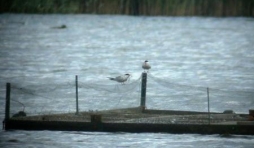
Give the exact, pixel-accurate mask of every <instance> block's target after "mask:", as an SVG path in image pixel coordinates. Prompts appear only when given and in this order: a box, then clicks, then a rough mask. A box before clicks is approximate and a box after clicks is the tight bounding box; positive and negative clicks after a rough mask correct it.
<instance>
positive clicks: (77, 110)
mask: <svg viewBox="0 0 254 148" xmlns="http://www.w3.org/2000/svg"><path fill="white" fill-rule="evenodd" d="M78 114H79V109H78V76H77V75H76V115H78Z"/></svg>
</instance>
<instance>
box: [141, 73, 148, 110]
mask: <svg viewBox="0 0 254 148" xmlns="http://www.w3.org/2000/svg"><path fill="white" fill-rule="evenodd" d="M146 82H147V73H145V72H143V73H142V82H141V101H140V107H141V108H142V111H144V110H145V107H146Z"/></svg>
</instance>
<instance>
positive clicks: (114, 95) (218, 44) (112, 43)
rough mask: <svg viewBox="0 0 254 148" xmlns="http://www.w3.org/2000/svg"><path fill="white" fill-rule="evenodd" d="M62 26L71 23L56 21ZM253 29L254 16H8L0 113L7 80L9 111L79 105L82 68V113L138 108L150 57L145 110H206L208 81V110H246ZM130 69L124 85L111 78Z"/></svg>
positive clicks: (118, 137) (18, 134) (143, 143)
mask: <svg viewBox="0 0 254 148" xmlns="http://www.w3.org/2000/svg"><path fill="white" fill-rule="evenodd" d="M62 24H65V25H66V26H67V28H66V29H53V28H52V27H55V26H60V25H62ZM253 30H254V19H253V18H199V17H132V16H109V15H23V14H15V15H14V14H2V15H0V35H1V36H0V63H1V64H0V71H1V73H0V84H1V86H0V91H1V95H0V98H1V100H0V101H1V104H2V105H1V106H2V107H1V108H0V119H1V121H2V120H3V118H4V104H5V102H4V99H5V83H6V82H11V83H12V86H13V88H12V99H13V101H12V102H11V105H12V106H11V108H12V110H11V111H12V112H11V113H12V114H14V113H16V112H17V111H19V110H22V109H23V106H22V104H23V105H24V106H25V111H26V112H27V113H28V114H47V113H55V112H61V113H62V112H74V111H75V99H74V98H75V93H74V92H73V91H74V90H75V87H74V81H75V75H79V81H80V97H79V99H80V109H81V110H99V109H110V108H119V107H132V106H137V105H139V97H140V89H139V85H140V83H139V81H138V79H139V77H140V74H141V72H142V71H143V70H142V69H141V64H142V62H143V61H144V60H146V59H147V60H149V62H150V64H151V65H152V69H151V70H150V71H149V74H148V75H149V77H148V93H147V107H148V108H157V109H177V110H197V111H206V110H207V99H206V95H207V94H206V89H207V87H209V89H210V95H211V100H210V101H211V111H219V112H221V111H223V110H225V109H232V110H234V111H236V112H241V113H248V110H249V109H250V108H252V109H253V105H254V95H253V92H254V91H253V90H254V79H253V73H254V49H253V47H254V31H253ZM124 73H131V75H132V77H131V80H130V82H128V85H127V84H126V85H124V86H122V85H116V84H115V82H111V81H109V80H108V79H107V77H110V76H117V75H119V74H124ZM97 84H100V85H97ZM20 88H22V89H20ZM88 88H89V89H88ZM91 88H96V89H95V91H94V90H91ZM123 90H124V91H126V90H128V91H126V92H124V93H122V92H123ZM19 102H20V103H22V104H20V103H19ZM253 144H254V142H253V136H231V137H221V136H219V135H207V136H204V135H191V134H190V135H173V134H152V133H144V134H129V133H89V132H60V131H59V132H51V131H40V132H35V131H8V132H6V131H1V132H0V146H1V147H3V146H4V147H20V146H21V145H22V147H49V146H50V147H204V145H206V146H207V147H233V146H234V147H239V148H240V147H252V146H253Z"/></svg>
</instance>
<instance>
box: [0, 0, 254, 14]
mask: <svg viewBox="0 0 254 148" xmlns="http://www.w3.org/2000/svg"><path fill="white" fill-rule="evenodd" d="M0 8H1V13H4V12H11V13H85V14H125V15H153V16H154V15H166V16H249V17H253V16H254V0H2V1H1V2H0Z"/></svg>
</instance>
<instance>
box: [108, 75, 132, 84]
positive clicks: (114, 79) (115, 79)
mask: <svg viewBox="0 0 254 148" xmlns="http://www.w3.org/2000/svg"><path fill="white" fill-rule="evenodd" d="M130 76H131V75H130V74H128V73H127V74H125V75H123V76H117V77H115V78H111V77H108V78H109V79H110V80H112V81H116V82H119V83H122V84H124V82H125V81H127V80H128V78H129V77H130Z"/></svg>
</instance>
